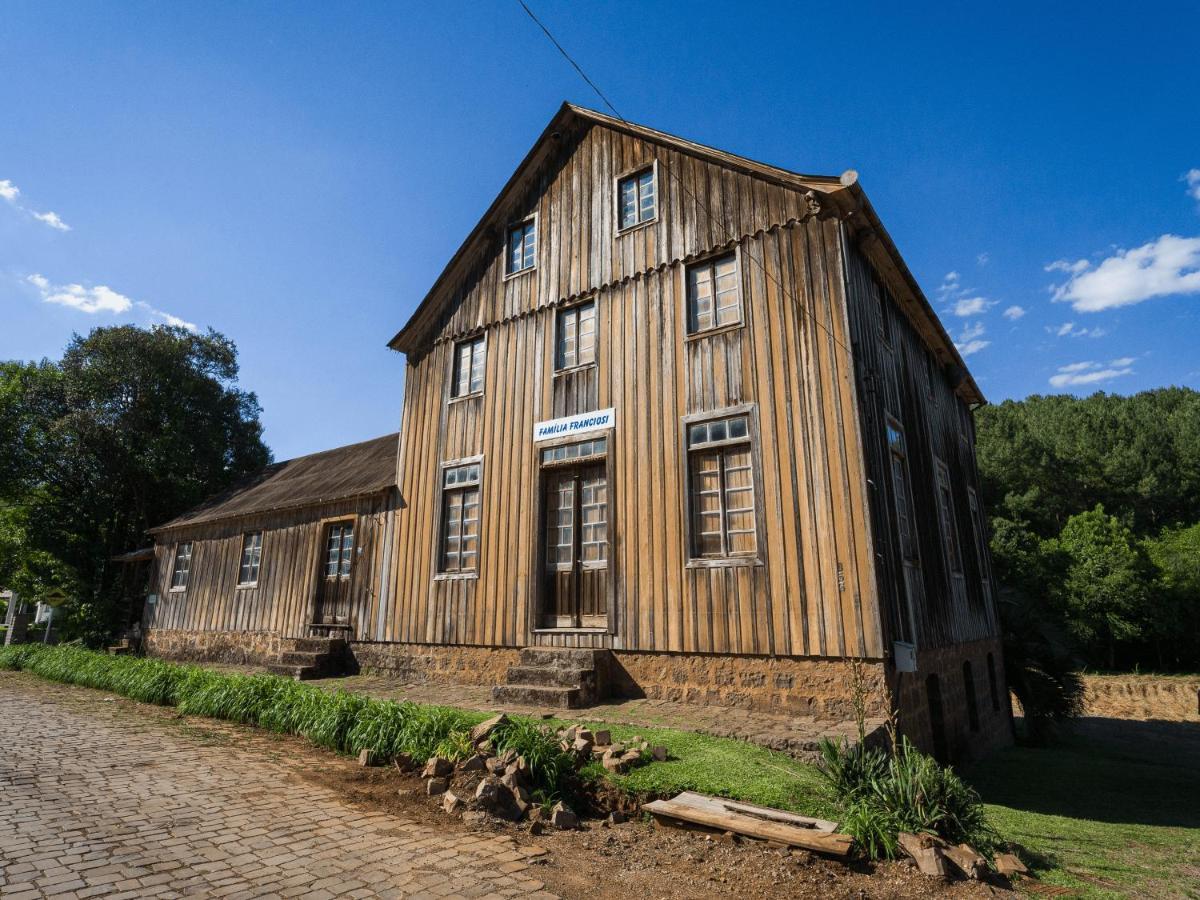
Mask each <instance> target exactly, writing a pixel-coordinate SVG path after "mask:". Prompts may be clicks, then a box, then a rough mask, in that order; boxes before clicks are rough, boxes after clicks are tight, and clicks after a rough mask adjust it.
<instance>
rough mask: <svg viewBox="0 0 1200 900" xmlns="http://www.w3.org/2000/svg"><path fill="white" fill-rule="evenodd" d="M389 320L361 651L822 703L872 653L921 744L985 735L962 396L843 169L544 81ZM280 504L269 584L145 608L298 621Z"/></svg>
mask: <svg viewBox="0 0 1200 900" xmlns="http://www.w3.org/2000/svg"><path fill="white" fill-rule="evenodd" d="M390 346H391V347H392V348H394V349H396V350H398V351H401V352H403V353H404V354H405V355H406V357H407V370H406V374H405V392H404V404H403V414H402V426H401V431H400V439H399V448H398V464H397V466H396V468H395V470H394V472H393V475H394V478H395V482H394V483H395V485H396V487H397V489H398V492H399V497H400V499H399V501H398V502H397V503H396V504H395V506H394V522H393V523H392V524H391V525H389V526H388V527H389V528H391V529H394V531H389V532H388V535H389V536H388V537H386V538H383V537H382V534H383V532H382V531H380V527H381V526H380V525H379V524H376V525H375V526H374V527H375V529H376V531H375V535H374V540H375V545H374V546H378V543H379V541H380V540H384V541H385V542H386V544H387V548H388V550H390V552H380V551H379V550H374V551H373V553H374V556H373V557H372V559H373V560H375V562H373V563H372V566H375V565H377V566H378V568H377V569H374V568H373V569H372V577H373V584H372V587H371V588H370V589H367V588H364V589H363V590H362V591H360V592H359V594H357V595H356V596H355V599H354V600H353V601H352V602H351V603H350V605H349V613H348V616H347V621H346V623H345V625H346V626H348V627H347V629H346V631H347V636H348V638H349V639H350V643H351V646H352V648H353V652H354V656H355V657H356V658H357V659H358V661H359V663H360V664H361V665H364V666H370V667H373V668H378V669H386V670H392V671H396V672H400V673H402V674H404V675H405V676H406V677H410V678H411V677H423V676H424V677H451V678H460V679H466V680H475V681H482V682H488V683H496V684H501V685H502V687H501V688H500V689H499V695H500V696H508V697H512V698H514V699H527V700H528V699H533V700H539V701H541V702H561V703H563V704H567V703H571V702H578V701H581V700H583V701H586V700H587V699H588V698H589V697H590V696H591V695H592V694H594V693H596V692H599V693H603V692H605V691H615V692H640V693H644V694H646V695H649V696H657V697H665V698H674V699H680V700H683V701H695V702H706V703H716V704H727V705H748V706H753V707H758V708H763V709H773V710H779V711H790V712H794V713H801V714H809V715H813V716H816V717H818V718H844V717H845V716H846V715H847V714H848V713H849V710H850V698H849V683H850V681H851V679H852V673H853V672H856V671H857V672H866V673H867V675H866V677H867V678H868V679H870V681H871V684H872V685H873V687H875V688H876V690H875V692H874V695H873V696H874V697H875V701H874V702H875V704H876V709H875V711H877V712H882V711H884V710H885V709H886V707H887V706H889V705H892V704H894V705H895V706H897V707H898V708H899V710H900V713H901V718H902V725H903V727H904V728H905V730H906V731H908V732H909V733H910V734H911V735H912V736H913V737H914V739H915V740H917V741H918V743H920V744H922V745H923V746H927V747H929V748H931V749H937V750H938V751H939V752H940V753H942V755H944V756H948V757H953V756H959V755H962V754H963V753H966V752H971V751H972V750H973V749H981V748H983V747H986V746H989V745H993V744H995V743H998V742H1002V741H1004V740H1007V739H1008V735H1009V733H1010V732H1009V727H1010V719H1009V711H1008V710H1009V705H1008V699H1007V691H1006V689H1005V685H1004V672H1003V666H1002V660H1001V655H1000V645H999V637H998V635H999V631H998V623H997V617H996V610H995V597H994V588H993V582H992V579H991V574H990V568H989V560H988V551H987V540H986V534H985V518H984V515H983V510H982V508H981V507H980V504H979V498H978V475H977V472H976V466H975V448H974V440H975V436H974V426H973V420H972V409H973V408H975V407H976V406H978V405H980V404H982V403H983V402H984V400H983V397H982V395H981V393H980V391H979V389H978V387H977V386H976V384H975V382H974V381H973V380H972V378H971V376H970V374H969V372H968V371H967V369H966V366H965V365H964V363H963V361H962V359H961V358H960V356H959V354H958V352H957V350H956V349H955V346H954V343H953V342H952V341H951V339H950V338H949V336H948V335H947V334H946V331H945V329H944V328H943V327H942V326H941V324H940V323H939V321H938V318H937V316H936V314H935V313H934V311H933V309H932V307H931V306H930V304H929V302H928V300H927V299H926V298H925V296H924V295H923V293H922V292H921V289H920V287H919V286H918V285H917V283H916V281H915V279H914V278H913V276H912V274H911V273H910V272H909V271H908V269H907V268H906V267H905V265H904V262H903V260H902V259H901V257H900V255H899V252H898V251H897V249H896V247H895V245H894V244H893V243H892V241H891V239H890V237H889V236H888V233H887V231H886V230H885V229H884V227H883V225H882V223H881V222H880V221H879V218H878V216H877V215H876V213H875V211H874V209H873V208H872V206H871V204H870V202H869V201H868V200H867V197H866V195H865V193H864V192H863V190H862V188H861V186H860V185H859V183H858V180H857V177H856V175H855V173H853V172H847V173H845V174H843V175H841V176H834V177H826V176H812V175H799V174H796V173H793V172H789V171H786V170H783V169H779V168H776V167H773V166H769V165H765V164H762V163H759V162H754V161H752V160H749V159H745V158H742V157H738V156H733V155H731V154H728V153H725V152H722V151H719V150H715V149H712V148H710V147H705V146H701V145H699V144H695V143H692V142H690V141H687V140H683V139H680V138H677V137H673V136H670V135H667V134H663V133H661V132H657V131H654V130H651V129H648V128H644V127H641V126H637V125H631V124H629V123H626V122H623V121H620V120H617V119H613V118H610V117H608V116H604V115H601V114H599V113H595V112H592V111H588V110H584V109H580V108H578V107H575V106H571V105H564V106H563V107H562V108H561V109H560V110H559V112H558V113H557V114H556V115H555V116H554V118H553V119H552V120H551V122H550V124H549V125H548V126H547V128H546V129H545V131H544V132H543V134H542V135H541V136H540V137H539V138H538V140H537V142H536V143H535V144H534V146H533V148H532V150H530V152H529V154H528V155H527V156H526V158H525V159H524V160H523V161H522V162H521V164H520V166H519V167H518V168H517V170H516V172H515V173H514V174H513V176H512V177H511V179H510V180H509V181H508V183H507V184H506V185H505V186H504V188H503V189H502V190H501V192H500V194H499V196H498V197H497V198H496V200H495V201H494V202H493V204H492V205H491V207H490V208H489V209H488V210H487V212H486V213H485V214H484V216H483V218H482V219H481V220H480V221H479V223H478V224H477V225H476V226H475V228H474V229H473V230H472V231H471V233H470V235H469V236H468V237H467V239H466V241H465V242H464V243H463V245H462V246H461V247H460V249H459V250H458V252H457V253H456V254H455V255H454V257H453V258H452V259H451V260H450V262H449V263H448V264H447V266H446V268H445V270H444V271H443V272H442V274H441V275H440V277H439V278H438V279H437V281H436V283H435V284H434V285H433V287H432V288H431V290H430V291H429V293H428V295H427V296H426V297H425V298H424V300H423V301H422V302H421V304H420V305H419V307H418V308H417V310H416V312H415V313H414V314H413V315H412V317H411V318H410V320H409V321H408V322H407V324H405V325H404V327H403V328H402V329H401V330H400V332H399V333H398V334H397V335H396V336H395V337H394V338H393V339H392V340H391V342H390ZM334 452H341V451H334ZM356 502H358V501H356ZM388 509H389V510H390V509H391V508H390V507H389V508H388ZM298 514H299V513H298V512H297V513H296V515H298ZM377 514H378V515H380V516H384V515H385V512H384V506H383V505H381V506H380V507H378V512H377ZM188 521H192V520H187V517H185V521H184V523H183V524H187V522H188ZM291 521H293V522H294V523H297V524H293V525H292V526H290V527H294V528H297V529H299V530H300V531H302V532H303V533H304V534H305V535H307V537H305V538H303V539H298V540H297V542H296V544H295V545H294V546H295V547H296V548H297V549H296V554H297V555H296V556H295V558H294V559H293V558H292V557H287V559H288V560H290V561H289V562H285V560H284V557H283V556H282V554H283V553H284V552H289V553H290V552H291V551H283V550H281V551H280V553H281V558H280V560H279V563H278V565H281V566H293V565H294V566H295V567H296V568H295V571H294V572H293V573H292V575H291V576H289V581H288V582H287V585H286V586H285V585H284V584H280V585H278V586H277V588H275V593H274V594H273V596H272V597H271V598H270V599H269V600H267V601H265V602H264V603H263V604H262V608H259V607H254V609H253V611H250V610H248V609H247V608H246V604H240V603H237V602H236V598H237V595H236V594H234V593H230V592H229V591H228V590H226V592H225V595H223V596H224V599H222V596H217V595H214V597H213V599H212V600H211V602H210V601H208V600H205V601H201V602H199V603H196V602H194V601H192V600H191V598H193V597H195V596H196V594H195V593H194V592H192V591H189V592H188V598H189V600H188V602H187V603H183V604H179V605H178V606H179V608H178V609H177V608H176V607H174V606H171V605H170V601H169V600H165V601H163V605H162V607H161V608H160V610H158V611H157V612H156V616H157V617H158V620H159V621H160V622H161V623H162V626H161V627H165V628H169V629H175V630H180V629H183V630H187V629H200V630H207V631H212V630H225V631H226V632H229V631H239V632H246V633H257V632H270V633H298V632H299V631H300V630H301V629H303V628H304V627H306V626H307V624H308V622H309V621H312V619H309V618H308V616H309V610H310V609H311V608H312V596H313V587H312V584H311V581H312V572H311V571H309V572H307V574H306V572H305V570H304V569H305V566H307V567H308V569H309V570H312V568H313V565H312V558H313V553H314V547H315V546H316V544H315V542H316V541H317V538H316V537H315V536H314V535H316V534H318V531H313V530H312V529H313V528H314V527H315V526H312V525H309V526H301V525H299V524H298V519H292V520H291ZM380 521H382V519H381V520H380ZM225 522H226V524H223V525H221V526H217V525H216V523H215V522H214V523H212V525H211V526H209V527H211V528H212V529H213V531H212V533H213V535H214V537H215V536H217V535H223V536H224V540H225V541H226V545H225V546H226V549H225V550H223V551H222V552H224V553H226V554H228V555H227V556H226V557H225V560H226V561H225V562H224V563H223V567H224V569H225V570H226V571H223V572H222V573H221V574H220V575H219V576H217V575H213V576H204V577H219V578H222V579H225V580H226V581H227V582H228V581H231V580H232V578H233V575H232V570H231V569H230V566H231V562H230V561H231V560H232V559H234V558H235V557H236V556H237V554H238V546H237V544H238V540H239V538H238V536H237V528H235V527H234V524H233V522H232V521H229V520H225ZM197 524H198V523H197ZM182 527H183V525H181V524H180V523H172V525H171V526H169V529H168V530H169V532H171V533H173V534H174V533H179V532H180V529H181V528H182ZM189 527H190V526H189ZM239 527H240V526H239ZM306 527H307V528H309V530H308V531H304V528H306ZM222 529H223V530H222ZM166 533H167V532H163V533H162V534H164V535H165V534H166ZM195 533H196V534H197V535H198V536H199V532H195ZM160 539H161V538H160ZM197 547H201V545H200V544H197ZM263 548H264V549H263V560H264V563H263V564H264V566H265V565H266V564H267V563H266V561H267V559H268V555H269V551H268V549H267V545H266V543H265V541H264V544H263ZM197 554H199V550H197ZM194 565H195V566H196V568H197V571H198V570H199V568H200V567H201V566H200V562H199V560H198V559H197V562H196V563H195V564H194ZM169 568H170V567H169V565H168V561H167V557H166V556H165V555H164V557H163V561H162V569H161V577H162V578H163V579H164V581H163V583H164V584H165V583H167V580H169V577H170V571H169ZM163 590H164V591H166V589H165V588H164V589H163ZM218 594H219V592H218ZM162 596H163V597H168V596H169V593H163V594H162ZM231 601H232V602H231ZM189 603H190V604H191V605H189ZM200 607H203V608H200Z"/></svg>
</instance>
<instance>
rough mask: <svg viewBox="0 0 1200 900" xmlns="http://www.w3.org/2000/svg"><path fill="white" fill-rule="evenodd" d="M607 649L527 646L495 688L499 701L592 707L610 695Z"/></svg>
mask: <svg viewBox="0 0 1200 900" xmlns="http://www.w3.org/2000/svg"><path fill="white" fill-rule="evenodd" d="M609 659H610V653H609V651H608V650H593V649H583V648H576V647H525V648H524V649H522V650H521V659H520V663H519V664H518V665H515V666H511V667H510V668H509V670H508V672H507V673H506V674H505V678H504V680H505V683H504V684H498V685H496V686H495V687H494V688H492V697H493V698H494V699H495V700H496V701H498V702H500V703H512V704H520V705H524V706H549V707H553V708H556V709H577V708H579V707H583V706H593V705H594V704H596V703H597V702H598V701H600V700H601V699H603V698H604V697H605V696H607V694H608V666H609Z"/></svg>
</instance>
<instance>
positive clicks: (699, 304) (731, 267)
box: [687, 252, 742, 334]
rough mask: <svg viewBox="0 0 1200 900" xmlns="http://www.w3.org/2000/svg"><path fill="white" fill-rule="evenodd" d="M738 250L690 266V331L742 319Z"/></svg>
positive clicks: (688, 275) (688, 273) (736, 322)
mask: <svg viewBox="0 0 1200 900" xmlns="http://www.w3.org/2000/svg"><path fill="white" fill-rule="evenodd" d="M741 293H742V292H741V289H740V286H739V284H738V265H737V253H736V252H730V253H725V254H722V255H721V256H714V257H712V258H710V259H705V260H702V261H700V262H698V263H693V264H692V265H690V266H688V267H687V319H688V333H689V334H699V333H700V332H703V331H709V330H711V329H713V328H722V327H724V326H726V325H737V324H738V323H740V322H741V321H742V297H741Z"/></svg>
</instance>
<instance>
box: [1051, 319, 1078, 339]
mask: <svg viewBox="0 0 1200 900" xmlns="http://www.w3.org/2000/svg"><path fill="white" fill-rule="evenodd" d="M1074 327H1075V323H1074V322H1063V323H1062V324H1061V325H1059V326H1058V330H1057V331H1055V332H1054V333H1055V334H1057V335H1058V336H1059V337H1062V336H1063V335H1067V334H1070V333H1071V329H1072V328H1074Z"/></svg>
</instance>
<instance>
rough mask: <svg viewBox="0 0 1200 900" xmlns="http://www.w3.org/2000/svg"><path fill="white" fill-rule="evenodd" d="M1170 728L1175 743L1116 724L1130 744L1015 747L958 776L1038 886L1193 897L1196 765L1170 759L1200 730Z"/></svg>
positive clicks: (1099, 741) (1198, 829)
mask: <svg viewBox="0 0 1200 900" xmlns="http://www.w3.org/2000/svg"><path fill="white" fill-rule="evenodd" d="M1176 724H1177V726H1178V727H1177V729H1176V731H1177V732H1178V733H1179V735H1180V737H1179V738H1177V739H1175V740H1171V738H1170V737H1169V735H1168V736H1167V738H1166V739H1165V740H1163V739H1162V738H1161V736H1159V737H1157V738H1156V737H1155V736H1153V735H1151V734H1149V733H1148V731H1149V729H1147V728H1146V726H1144V725H1143V723H1137V722H1127V723H1126V722H1123V723H1120V724H1119V725H1118V726H1116V727H1117V728H1119V729H1120V731H1121V732H1123V733H1129V732H1132V733H1133V735H1134V739H1133V740H1131V741H1130V740H1125V741H1122V742H1121V743H1120V744H1118V743H1116V742H1114V741H1113V740H1110V739H1108V738H1107V737H1105V736H1089V737H1088V738H1086V739H1085V738H1084V737H1074V738H1069V739H1067V740H1065V741H1064V742H1063V743H1061V744H1059V745H1057V746H1054V747H1049V748H1026V747H1014V748H1012V749H1010V750H1006V751H1004V752H1002V753H999V754H996V755H995V756H992V757H989V758H988V759H987V760H986V761H984V762H982V763H980V764H978V765H976V766H973V767H972V768H970V769H968V770H966V771H965V772H964V775H965V776H966V778H967V779H968V780H969V781H970V782H971V783H972V784H973V785H974V786H975V787H976V789H977V790H979V792H980V794H981V795H982V796H983V799H984V801H985V803H986V805H987V810H988V814H989V816H990V818H991V820H992V822H993V824H994V825H995V826H996V827H997V828H998V829H999V830H1000V832H1001V833H1002V834H1003V835H1004V837H1005V838H1007V839H1008V840H1010V841H1015V842H1016V843H1018V844H1020V845H1021V846H1022V847H1023V848H1025V850H1026V851H1028V853H1027V861H1030V860H1032V861H1034V862H1035V871H1036V872H1037V874H1038V876H1039V877H1040V878H1042V879H1043V880H1044V881H1046V882H1049V883H1051V884H1059V885H1063V886H1067V887H1072V888H1076V889H1077V890H1078V891H1079V894H1080V896H1085V897H1105V898H1108V897H1114V898H1115V897H1129V896H1138V897H1200V766H1197V764H1196V762H1197V761H1196V759H1195V758H1194V756H1192V755H1189V754H1186V753H1185V754H1183V755H1182V756H1180V755H1178V753H1177V751H1178V749H1179V748H1180V746H1181V745H1186V744H1192V743H1194V742H1198V741H1200V725H1197V724H1195V723H1176ZM1142 731H1145V732H1147V733H1145V734H1142V735H1141V739H1140V740H1139V739H1137V736H1138V733H1139V732H1142ZM1188 732H1191V734H1190V735H1189V734H1188Z"/></svg>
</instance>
